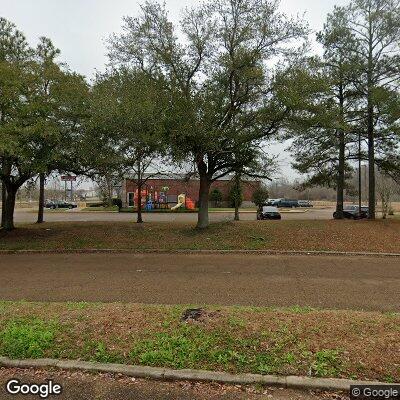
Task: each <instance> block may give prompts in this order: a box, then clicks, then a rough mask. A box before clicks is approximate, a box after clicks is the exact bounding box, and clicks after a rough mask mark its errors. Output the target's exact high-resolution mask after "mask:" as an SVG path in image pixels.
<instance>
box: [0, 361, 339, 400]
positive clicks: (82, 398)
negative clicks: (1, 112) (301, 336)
mask: <svg viewBox="0 0 400 400" xmlns="http://www.w3.org/2000/svg"><path fill="white" fill-rule="evenodd" d="M14 378H17V379H19V380H20V381H21V383H22V384H26V383H36V384H43V383H45V382H46V380H47V379H51V380H52V381H53V382H54V384H59V385H61V386H62V388H63V389H62V394H61V395H58V396H50V397H49V399H60V400H267V399H275V400H317V399H326V400H328V399H332V400H333V399H336V400H340V399H347V396H341V395H340V396H339V395H337V394H332V393H311V392H305V391H300V390H290V389H281V388H265V389H261V390H260V389H258V390H257V391H256V390H255V389H254V388H251V387H249V388H243V387H238V386H226V385H219V384H211V383H210V384H207V383H190V382H160V381H148V380H144V379H134V378H129V377H122V376H119V377H115V376H113V375H109V374H85V373H81V372H63V371H44V370H21V369H1V368H0V385H1V387H0V399H1V400H3V399H4V400H6V399H15V400H37V399H39V396H37V395H36V396H26V395H25V396H24V395H10V394H8V393H7V392H6V383H7V381H8V380H10V379H14ZM256 392H257V393H256Z"/></svg>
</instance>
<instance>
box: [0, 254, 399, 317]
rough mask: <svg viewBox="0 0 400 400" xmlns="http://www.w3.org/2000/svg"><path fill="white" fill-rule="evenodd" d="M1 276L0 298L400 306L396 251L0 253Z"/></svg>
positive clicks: (391, 308)
mask: <svg viewBox="0 0 400 400" xmlns="http://www.w3.org/2000/svg"><path fill="white" fill-rule="evenodd" d="M0 282H1V286H0V299H3V300H21V299H25V300H28V301H103V302H134V303H157V304H199V305H203V304H218V305H253V306H293V305H300V306H312V307H320V308H333V309H365V310H379V311H400V303H399V298H400V258H384V257H381V258H380V257H342V256H282V255H277V256H271V255H256V254H255V255H250V254H214V255H212V254H190V255H188V254H186V255H184V254H128V253H125V254H25V255H24V254H19V255H4V254H3V255H1V257H0Z"/></svg>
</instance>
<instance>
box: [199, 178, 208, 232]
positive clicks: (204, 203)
mask: <svg viewBox="0 0 400 400" xmlns="http://www.w3.org/2000/svg"><path fill="white" fill-rule="evenodd" d="M210 186H211V182H210V180H209V179H208V176H207V173H204V172H201V171H200V188H199V211H198V213H197V228H199V229H204V228H207V227H208V225H209V219H208V198H209V193H210Z"/></svg>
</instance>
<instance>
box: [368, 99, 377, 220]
mask: <svg viewBox="0 0 400 400" xmlns="http://www.w3.org/2000/svg"><path fill="white" fill-rule="evenodd" d="M373 118H374V115H373V109H372V106H371V107H368V207H369V219H375V203H376V191H375V137H374V136H375V135H374V124H373Z"/></svg>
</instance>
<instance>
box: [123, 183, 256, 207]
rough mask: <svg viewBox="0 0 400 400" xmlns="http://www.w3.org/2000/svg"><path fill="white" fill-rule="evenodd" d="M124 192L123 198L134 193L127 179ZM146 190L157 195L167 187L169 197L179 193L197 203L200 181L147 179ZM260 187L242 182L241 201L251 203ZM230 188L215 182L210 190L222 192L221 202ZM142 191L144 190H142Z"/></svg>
mask: <svg viewBox="0 0 400 400" xmlns="http://www.w3.org/2000/svg"><path fill="white" fill-rule="evenodd" d="M123 186H124V189H125V190H124V192H125V197H127V193H129V192H135V190H136V185H135V183H134V182H133V181H131V180H129V179H127V180H126V181H125V184H124V185H123ZM146 186H147V189H148V190H149V191H150V192H154V191H157V192H158V193H159V192H161V191H162V187H165V186H168V187H169V190H168V194H169V195H176V196H178V195H180V194H181V193H185V194H186V196H187V197H190V198H191V199H192V200H193V201H195V202H196V201H198V199H199V186H200V181H199V180H195V179H191V180H189V181H183V180H178V179H149V180H148V181H147V184H146ZM259 186H260V182H259V181H244V182H242V188H243V200H244V201H251V197H252V194H253V192H254V190H256V189H257V188H258V187H259ZM230 187H231V182H230V181H222V180H220V181H215V182H214V183H213V184H212V186H211V189H210V191H211V190H213V189H215V188H218V189H219V190H220V191H221V192H222V201H228V200H229V190H230ZM143 189H144V188H143Z"/></svg>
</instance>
